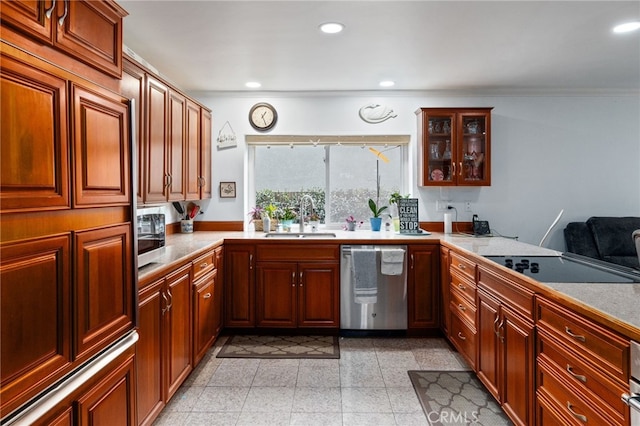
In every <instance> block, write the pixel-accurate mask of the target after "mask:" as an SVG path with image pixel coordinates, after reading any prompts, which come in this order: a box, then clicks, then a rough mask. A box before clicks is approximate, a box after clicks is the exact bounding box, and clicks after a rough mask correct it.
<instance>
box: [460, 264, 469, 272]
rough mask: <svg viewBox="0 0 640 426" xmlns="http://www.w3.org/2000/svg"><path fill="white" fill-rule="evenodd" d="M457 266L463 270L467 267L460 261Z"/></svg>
mask: <svg viewBox="0 0 640 426" xmlns="http://www.w3.org/2000/svg"><path fill="white" fill-rule="evenodd" d="M458 268H460V269H462V270H463V271H464V270H465V269H467V268H466V267H465V266H464V265H463V264H462V263H458Z"/></svg>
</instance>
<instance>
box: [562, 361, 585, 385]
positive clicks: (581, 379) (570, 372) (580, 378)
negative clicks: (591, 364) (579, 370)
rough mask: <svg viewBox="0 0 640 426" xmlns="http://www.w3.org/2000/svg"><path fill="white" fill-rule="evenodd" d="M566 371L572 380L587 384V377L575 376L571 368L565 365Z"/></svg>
mask: <svg viewBox="0 0 640 426" xmlns="http://www.w3.org/2000/svg"><path fill="white" fill-rule="evenodd" d="M567 371H568V372H569V374H571V376H572V377H573V378H574V379H578V380H580V381H581V382H583V383H587V376H583V375H582V374H576V373H574V372H573V367H572V366H570V365H569V364H567Z"/></svg>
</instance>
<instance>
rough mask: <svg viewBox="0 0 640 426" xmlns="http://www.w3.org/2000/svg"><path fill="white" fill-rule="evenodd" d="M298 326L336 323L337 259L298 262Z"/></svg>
mask: <svg viewBox="0 0 640 426" xmlns="http://www.w3.org/2000/svg"><path fill="white" fill-rule="evenodd" d="M297 304H298V327H330V328H337V327H339V326H340V271H339V265H338V264H337V263H300V264H298V303H297Z"/></svg>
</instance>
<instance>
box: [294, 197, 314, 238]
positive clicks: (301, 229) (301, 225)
mask: <svg viewBox="0 0 640 426" xmlns="http://www.w3.org/2000/svg"><path fill="white" fill-rule="evenodd" d="M305 200H309V201H310V202H311V211H313V209H315V208H316V206H315V204H314V203H313V197H312V196H311V195H309V194H304V195H303V196H302V198H300V210H298V211H299V212H300V232H304V216H305V214H304V213H305V212H304V206H305ZM307 204H308V203H307Z"/></svg>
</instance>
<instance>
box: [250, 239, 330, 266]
mask: <svg viewBox="0 0 640 426" xmlns="http://www.w3.org/2000/svg"><path fill="white" fill-rule="evenodd" d="M339 248H340V246H339V245H338V244H291V243H273V244H258V245H257V246H256V257H257V260H258V261H271V260H290V261H295V262H297V261H305V260H311V261H314V260H317V261H321V260H336V261H337V260H338V250H339Z"/></svg>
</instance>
